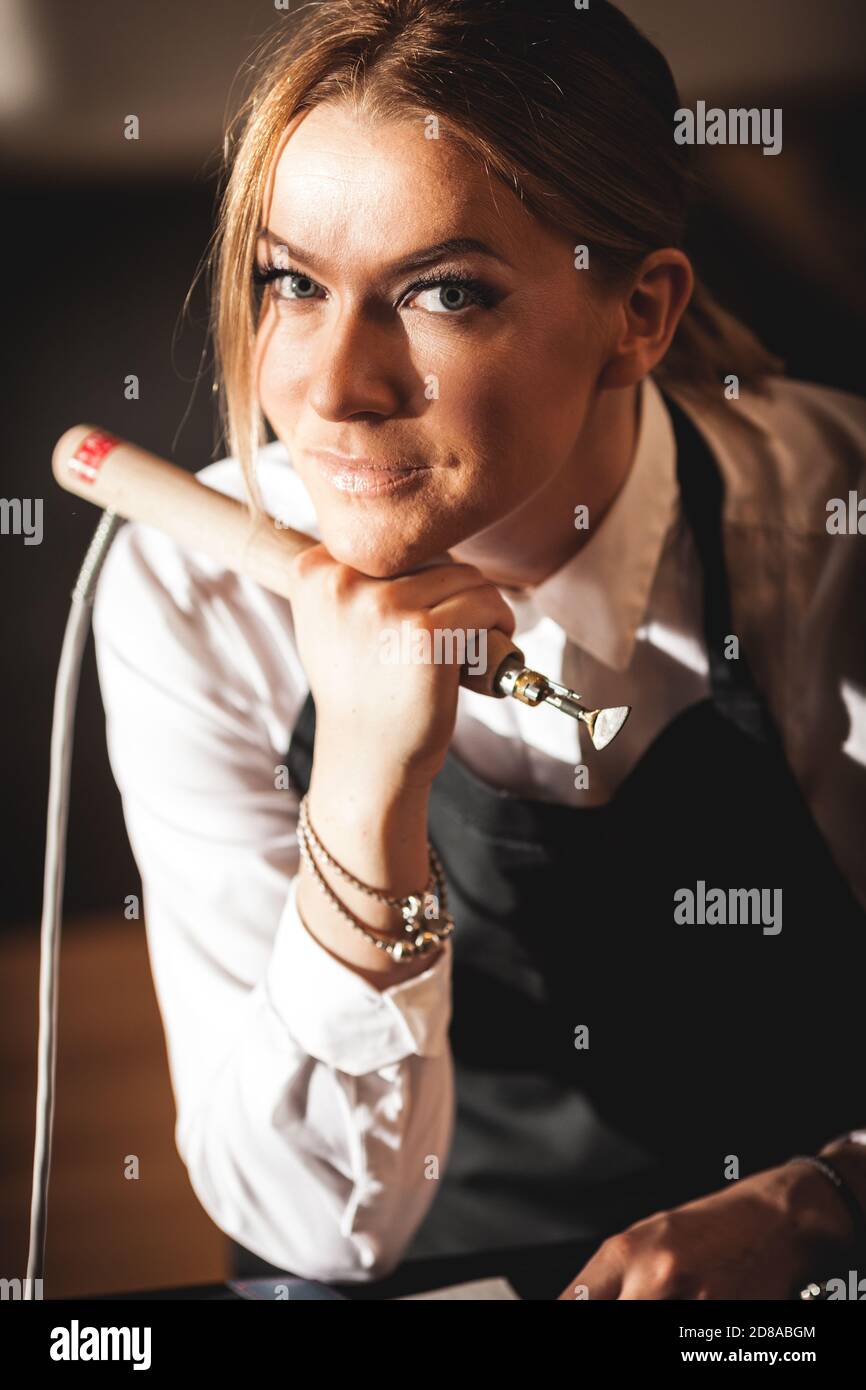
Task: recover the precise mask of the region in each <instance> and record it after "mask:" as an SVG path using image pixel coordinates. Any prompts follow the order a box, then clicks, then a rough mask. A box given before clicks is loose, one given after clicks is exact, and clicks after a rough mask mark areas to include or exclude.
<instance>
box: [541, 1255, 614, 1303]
mask: <svg viewBox="0 0 866 1390" xmlns="http://www.w3.org/2000/svg"><path fill="white" fill-rule="evenodd" d="M622 1276H623V1269H622V1265H621V1263H620V1261H619V1259H618V1258H617V1257H616V1255H615V1254H614V1252H613V1251H608V1250H606V1249H605V1247H604V1246H602V1247H601V1249H600V1250H597V1251H596V1253H595V1254H594V1255H593V1257H592V1259H591V1260H589V1262H588V1263H587V1264H585V1265H584V1267H583V1269H582V1270H581V1271H580V1273H579V1274H578V1275H576V1276H575V1278H574V1279H572V1281H571V1283H570V1284H567V1285H566V1287H565V1288H564V1289H563V1291H562V1293H561V1294H560V1295H559V1299H557V1302H559V1301H560V1300H561V1299H569V1300H570V1301H571V1302H574V1301H577V1300H590V1301H591V1300H593V1299H616V1298H618V1297H619V1293H620V1289H621V1287H622Z"/></svg>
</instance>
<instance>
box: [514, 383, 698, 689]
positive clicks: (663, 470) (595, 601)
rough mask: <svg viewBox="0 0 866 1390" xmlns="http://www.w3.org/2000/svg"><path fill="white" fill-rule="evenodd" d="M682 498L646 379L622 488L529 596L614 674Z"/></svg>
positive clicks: (666, 423)
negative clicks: (574, 549)
mask: <svg viewBox="0 0 866 1390" xmlns="http://www.w3.org/2000/svg"><path fill="white" fill-rule="evenodd" d="M677 498H678V486H677V479H676V440H675V437H674V432H673V425H672V423H671V419H670V415H669V414H668V411H667V408H666V406H665V403H664V400H663V398H662V394H661V391H660V390H659V388H658V386H657V385H656V384H655V382H654V381H653V380H652V378H651V377H645V378H644V379H643V381H642V383H641V397H640V424H639V426H638V437H637V442H636V445H635V453H634V459H633V461H632V466H631V468H630V470H629V473H628V476H627V477H626V480H625V482H624V484H623V486H622V487H621V488H620V490H619V492H618V493H617V496H616V497H615V499H614V501H613V503H612V505H611V506H610V507H609V508H608V510H607V512H606V513H605V515H604V517H603V518H602V520H601V522H600V523H599V525H598V527H597V529H596V530H594V531H593V530H592V529H591V530H590V535H589V538H588V540H587V541H586V543H585V544H584V545H583V546H582V547H581V549H580V550H579V551H578V552H577V554H576V555H573V556H572V557H571V559H570V560H567V561H566V562H565V564H564V565H562V566H561V567H560V568H559V569H557V570H554V572H553V574H550V575H548V577H547V578H546V579H544V580H543V581H542V582H541V583H540V584H535V585H531V586H529V587H528V589H527V590H526V591H525V592H526V595H527V597H528V598H529V599H530V601H531V603H532V606H533V607H534V608H535V609H536V610H537V611H538V612H539V613H540V614H542V615H544V616H546V617H549V618H552V619H553V620H554V622H556V623H558V624H559V626H560V627H562V628H563V629H564V631H565V633H566V635H567V636H568V637H569V639H570V640H571V641H572V642H573V643H574V644H575V645H576V646H578V647H580V648H581V649H582V650H584V651H586V652H588V653H589V655H590V656H592V657H594V658H595V659H596V660H597V661H600V662H602V663H603V664H604V665H605V666H610V667H611V668H612V669H613V670H615V671H623V670H625V668H626V667H627V666H628V664H629V662H630V661H631V656H632V652H633V650H634V644H635V638H636V634H637V630H638V627H639V626H640V624H641V622H642V620H643V618H644V615H645V613H646V610H647V605H648V603H649V596H650V591H651V589H652V585H653V580H654V579H655V575H656V571H657V569H658V563H659V558H660V556H661V551H662V545H663V543H664V539H665V536H666V534H667V532H668V530H669V528H670V524H671V521H672V519H673V517H674V515H675V511H676V504H677ZM590 527H592V518H591V517H590Z"/></svg>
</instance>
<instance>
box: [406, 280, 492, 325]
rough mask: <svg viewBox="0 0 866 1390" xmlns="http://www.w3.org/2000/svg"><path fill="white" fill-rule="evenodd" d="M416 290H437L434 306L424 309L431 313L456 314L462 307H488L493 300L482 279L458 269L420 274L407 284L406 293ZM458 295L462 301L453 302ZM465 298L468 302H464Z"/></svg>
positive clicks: (410, 293)
mask: <svg viewBox="0 0 866 1390" xmlns="http://www.w3.org/2000/svg"><path fill="white" fill-rule="evenodd" d="M418 290H420V291H421V292H422V293H427V292H428V291H434V290H438V292H439V302H438V304H436V307H435V308H428V309H427V310H426V311H425V312H427V313H433V314H436V313H444V314H446V315H448V314H451V315H456V314H458V313H462V311H463V310H464V309H471V308H472V307H473V306H478V307H479V308H482V309H489V308H490V307H491V305H492V304H493V302H494V296H493V294H492V293H491V291H490V288H489V287H488V286H487V285H485V284H484V282H483V280H478V279H476V277H475V276H474V275H467V274H465V273H464V272H463V271H460V270H455V271H442V270H437V271H431V272H429V274H427V275H420V276H419V277H418V279H417V280H416V281H415V282H414V284H412V285H410V286H409V288H408V290H407V291H406V295H407V296H413V295H414V293H415V292H416V291H418ZM458 295H460V296H462V297H463V300H464V302H463V303H462V304H456V303H455V302H454V300H455V296H458ZM467 299H468V303H467V302H466V301H467ZM435 303H436V302H435V300H434V304H435Z"/></svg>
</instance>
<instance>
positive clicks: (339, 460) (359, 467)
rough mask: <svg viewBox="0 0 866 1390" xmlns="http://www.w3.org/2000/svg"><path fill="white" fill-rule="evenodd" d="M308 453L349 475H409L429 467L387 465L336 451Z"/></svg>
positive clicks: (375, 460) (320, 450)
mask: <svg viewBox="0 0 866 1390" xmlns="http://www.w3.org/2000/svg"><path fill="white" fill-rule="evenodd" d="M307 453H308V454H312V455H313V457H314V458H315V459H316V460H318V461H320V462H322V463H324V464H326V465H331V466H333V467H336V468H342V469H344V470H345V471H346V472H348V473H409V472H412V471H413V470H414V469H417V468H425V467H426V466H427V465H426V464H422V463H404V462H400V463H385V462H380V461H379V460H377V459H371V458H369V457H368V456H367V455H365V454H341V453H338V452H337V450H335V449H308V450H307Z"/></svg>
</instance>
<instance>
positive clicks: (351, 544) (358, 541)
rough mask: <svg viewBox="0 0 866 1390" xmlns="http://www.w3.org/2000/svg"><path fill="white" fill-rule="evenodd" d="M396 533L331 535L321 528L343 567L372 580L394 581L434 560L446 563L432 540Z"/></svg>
mask: <svg viewBox="0 0 866 1390" xmlns="http://www.w3.org/2000/svg"><path fill="white" fill-rule="evenodd" d="M395 529H396V528H391V529H390V530H389V531H382V532H380V533H374V534H370V532H369V531H362V532H361V533H360V534H359V533H358V532H356V531H354V530H353V531H350V532H347V531H346V530H345V528H339V527H338V528H336V529H335V530H333V531H332V530H331V529H330V528H329V527H328V526H327V525H322V527H321V532H322V544H323V545H324V547H325V549H326V550H328V551H330V553H331V555H333V557H334V559H335V560H339V562H340V564H342V565H349V566H351V568H352V569H355V570H358V572H359V573H360V574H366V575H367V576H368V577H369V578H370V579H394V578H396V577H397V575H400V574H405V573H406V571H407V570H411V569H415V568H416V567H417V566H419V565H425V564H429V563H430V562H431V560H432V559H433V557H434V556H436V557H438V558H439V559H440V560H441V559H444V554H443V549H442V546H441V545H436V544H435V542H434V541H433V540H432V538H431V537H429V536H418V537H414V538H413V537H407V536H400V535H399V534H395Z"/></svg>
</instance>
